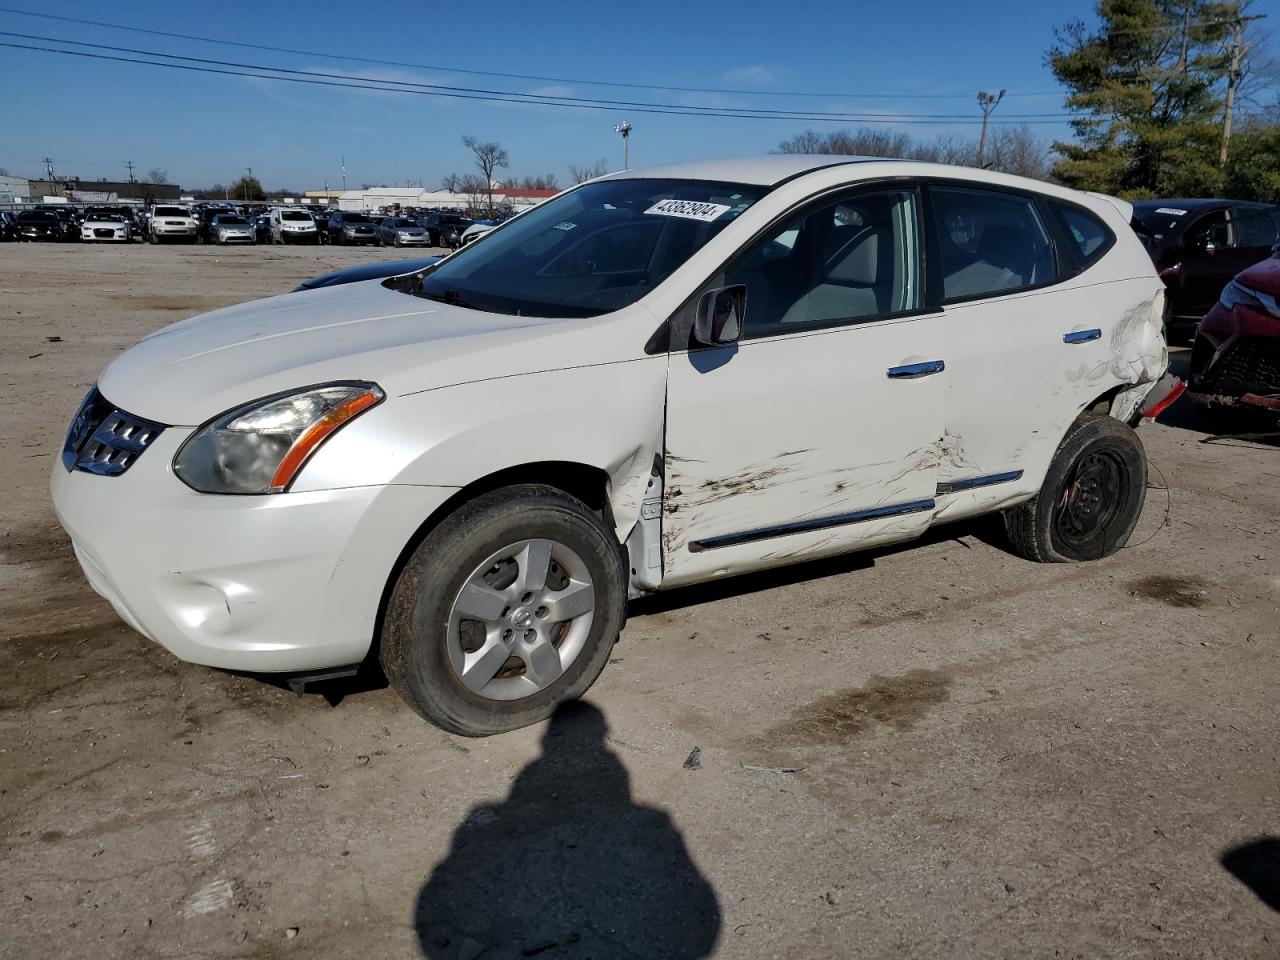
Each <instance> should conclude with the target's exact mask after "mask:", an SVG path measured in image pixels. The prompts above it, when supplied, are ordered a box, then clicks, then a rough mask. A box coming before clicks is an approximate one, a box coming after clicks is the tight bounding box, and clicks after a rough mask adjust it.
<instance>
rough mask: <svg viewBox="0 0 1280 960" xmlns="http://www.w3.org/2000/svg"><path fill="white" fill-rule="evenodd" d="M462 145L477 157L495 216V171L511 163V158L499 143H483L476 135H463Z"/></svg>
mask: <svg viewBox="0 0 1280 960" xmlns="http://www.w3.org/2000/svg"><path fill="white" fill-rule="evenodd" d="M462 145H463V146H464V147H466V148H467V149H468V150H470V151H471V153H472V154H473V155H474V156H475V158H476V169H477V170H479V171H480V173H481V174H482V175H483V176H484V182H485V187H486V192H487V193H488V196H489V216H490V217H492V216H493V172H494V171H495V170H501V169H504V168H505V167H507V166H509V165H510V162H511V158H510V157H508V156H507V151H506V150H504V149H503V148H502V145H501V144H498V143H481V142H480V141H479V140H477V139H476V138H475V137H470V136H468V137H463V138H462Z"/></svg>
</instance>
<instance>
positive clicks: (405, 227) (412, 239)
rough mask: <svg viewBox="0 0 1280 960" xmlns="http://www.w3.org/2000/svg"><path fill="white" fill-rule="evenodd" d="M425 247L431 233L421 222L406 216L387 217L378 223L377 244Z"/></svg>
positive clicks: (429, 243)
mask: <svg viewBox="0 0 1280 960" xmlns="http://www.w3.org/2000/svg"><path fill="white" fill-rule="evenodd" d="M388 245H389V246H393V247H427V246H430V245H431V234H430V233H428V232H427V230H426V228H424V227H423V226H422V225H421V224H419V223H417V222H416V221H413V220H410V219H408V218H407V217H387V218H386V219H385V220H383V221H382V222H381V223H380V224H378V246H380V247H383V246H388Z"/></svg>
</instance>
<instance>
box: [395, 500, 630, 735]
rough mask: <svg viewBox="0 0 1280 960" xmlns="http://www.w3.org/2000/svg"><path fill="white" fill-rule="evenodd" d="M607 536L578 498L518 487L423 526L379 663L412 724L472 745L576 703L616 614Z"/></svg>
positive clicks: (604, 651) (613, 544)
mask: <svg viewBox="0 0 1280 960" xmlns="http://www.w3.org/2000/svg"><path fill="white" fill-rule="evenodd" d="M626 597H627V587H626V577H625V570H624V565H623V561H622V554H621V551H620V550H619V549H618V544H617V541H616V539H615V538H614V536H613V533H612V531H610V530H609V529H608V527H606V526H605V524H604V523H602V522H601V520H600V519H599V518H598V517H597V516H596V515H595V514H594V513H593V512H592V511H591V510H590V509H588V508H587V506H586V505H585V504H583V503H582V502H581V501H579V500H577V499H575V498H573V497H570V496H568V495H567V494H565V493H563V492H561V491H559V490H557V489H555V488H553V487H548V486H542V485H539V484H522V485H519V486H513V487H505V488H502V489H500V490H495V491H493V492H491V493H486V494H483V495H482V496H479V497H477V498H476V499H475V500H472V501H470V502H469V503H466V504H464V505H463V506H461V507H459V508H458V509H457V510H456V511H455V512H454V513H453V514H451V515H450V516H449V517H447V518H446V519H445V520H444V521H443V522H442V523H441V524H440V525H439V526H438V527H436V528H435V529H434V530H432V531H431V532H430V533H429V534H428V535H427V536H426V537H425V538H424V539H423V541H422V542H421V543H420V544H419V545H418V547H417V548H416V549H415V550H414V552H413V554H412V555H411V556H410V558H409V560H408V561H407V563H406V564H405V566H404V569H403V570H402V571H401V573H400V576H399V578H398V579H397V581H396V584H395V587H394V588H393V590H392V593H391V598H390V600H389V602H388V604H387V610H386V616H385V618H384V621H383V626H382V644H381V650H380V658H381V662H382V668H383V670H384V672H385V673H386V675H387V678H388V679H389V680H390V681H391V685H392V686H393V687H395V689H396V690H397V691H398V692H399V693H400V695H401V696H402V697H403V698H404V699H405V701H406V702H408V704H409V705H410V706H411V707H412V708H413V709H414V710H416V711H417V712H418V713H420V714H421V715H422V716H423V717H425V718H426V719H428V720H430V721H431V722H432V723H434V724H436V725H437V726H439V727H442V728H443V729H445V730H448V731H450V732H452V733H458V734H462V735H463V736H469V737H483V736H489V735H492V734H495V733H505V732H507V731H510V730H516V729H519V728H520V727H524V726H528V725H529V724H531V723H537V722H538V721H539V720H544V719H546V718H547V717H549V716H550V715H551V713H552V712H553V711H554V710H555V708H556V707H557V706H558V705H559V704H561V703H563V702H564V701H566V700H575V699H577V698H578V697H581V696H582V695H583V694H584V693H586V691H587V690H588V688H590V686H591V685H592V684H593V683H594V682H595V680H596V678H597V677H598V676H599V675H600V671H601V670H603V669H604V666H605V663H606V662H607V661H608V658H609V652H610V651H611V650H612V649H613V645H614V642H615V641H616V640H617V638H618V633H619V632H620V631H621V629H622V624H623V620H624V617H625V610H626Z"/></svg>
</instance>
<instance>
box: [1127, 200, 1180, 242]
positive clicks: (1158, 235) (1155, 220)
mask: <svg viewBox="0 0 1280 960" xmlns="http://www.w3.org/2000/svg"><path fill="white" fill-rule="evenodd" d="M1189 213H1190V211H1189V210H1187V209H1185V208H1184V207H1178V206H1169V207H1165V206H1159V205H1155V204H1141V205H1139V204H1134V207H1133V219H1135V220H1137V221H1138V222H1139V223H1140V224H1142V225H1143V226H1144V227H1146V229H1147V231H1148V232H1149V233H1150V234H1151V236H1152V237H1154V238H1155V239H1156V240H1163V239H1164V238H1165V237H1167V236H1169V235H1170V234H1171V233H1173V232H1174V231H1175V230H1177V229H1178V228H1179V227H1180V226H1182V224H1183V223H1184V222H1185V221H1186V219H1187V215H1188V214H1189Z"/></svg>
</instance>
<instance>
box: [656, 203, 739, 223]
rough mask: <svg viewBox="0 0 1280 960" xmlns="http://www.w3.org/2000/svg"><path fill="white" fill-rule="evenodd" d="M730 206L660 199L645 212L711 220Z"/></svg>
mask: <svg viewBox="0 0 1280 960" xmlns="http://www.w3.org/2000/svg"><path fill="white" fill-rule="evenodd" d="M729 209H730V207H729V206H728V204H724V203H699V202H698V201H696V200H659V201H658V202H657V203H655V204H654V205H653V206H652V207H650V208H649V209H648V210H646V211H645V213H652V214H656V215H657V216H660V217H681V218H683V219H685V220H702V221H704V222H710V221H712V220H714V219H715V218H716V217H718V216H720V214H722V213H725V212H726V211H728V210H729Z"/></svg>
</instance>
